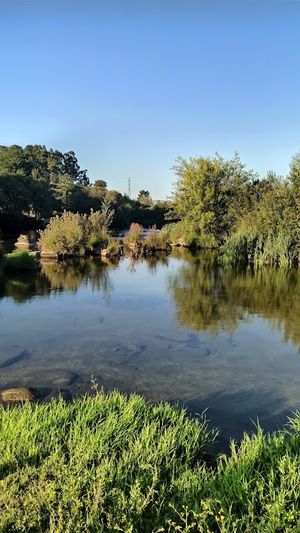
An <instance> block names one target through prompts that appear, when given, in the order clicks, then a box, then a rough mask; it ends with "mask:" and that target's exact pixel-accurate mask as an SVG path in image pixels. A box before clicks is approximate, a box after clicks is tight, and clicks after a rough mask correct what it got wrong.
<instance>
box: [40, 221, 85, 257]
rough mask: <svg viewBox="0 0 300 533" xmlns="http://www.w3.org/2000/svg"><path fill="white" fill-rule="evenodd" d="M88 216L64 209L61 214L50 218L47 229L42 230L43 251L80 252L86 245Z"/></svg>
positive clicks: (41, 242) (41, 244) (41, 245)
mask: <svg viewBox="0 0 300 533" xmlns="http://www.w3.org/2000/svg"><path fill="white" fill-rule="evenodd" d="M85 240H86V217H83V216H81V215H79V214H78V213H70V212H68V211H64V213H63V214H62V215H61V216H55V217H53V218H51V219H50V222H49V224H48V226H47V227H46V229H45V230H44V231H42V232H41V237H40V241H39V242H40V247H41V250H42V251H53V252H56V253H59V254H70V255H73V254H74V255H75V254H78V253H79V252H80V251H81V249H82V247H83V246H84V245H85Z"/></svg>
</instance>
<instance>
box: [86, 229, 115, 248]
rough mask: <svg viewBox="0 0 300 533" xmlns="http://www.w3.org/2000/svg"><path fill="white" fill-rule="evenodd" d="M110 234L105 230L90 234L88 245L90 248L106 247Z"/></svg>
mask: <svg viewBox="0 0 300 533" xmlns="http://www.w3.org/2000/svg"><path fill="white" fill-rule="evenodd" d="M109 238H110V237H109V234H108V233H107V231H105V230H101V231H100V232H99V233H92V234H91V235H90V236H88V240H87V246H88V248H92V249H93V248H106V247H107V245H108V242H109Z"/></svg>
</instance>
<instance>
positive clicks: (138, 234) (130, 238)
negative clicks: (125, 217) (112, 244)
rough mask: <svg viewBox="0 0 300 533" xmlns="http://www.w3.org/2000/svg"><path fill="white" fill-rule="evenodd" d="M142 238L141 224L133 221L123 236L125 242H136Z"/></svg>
mask: <svg viewBox="0 0 300 533" xmlns="http://www.w3.org/2000/svg"><path fill="white" fill-rule="evenodd" d="M142 238H143V226H141V225H140V224H137V223H136V222H133V223H132V224H131V225H130V228H129V231H128V233H127V235H126V236H125V237H124V243H125V244H127V245H128V244H137V243H139V242H141V241H142Z"/></svg>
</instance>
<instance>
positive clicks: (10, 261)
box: [4, 250, 38, 272]
mask: <svg viewBox="0 0 300 533" xmlns="http://www.w3.org/2000/svg"><path fill="white" fill-rule="evenodd" d="M37 268H38V266H37V261H36V259H35V257H33V256H31V255H29V253H28V252H27V251H26V250H19V251H17V252H12V253H10V254H6V255H5V257H4V270H7V271H9V272H22V271H24V270H36V269H37Z"/></svg>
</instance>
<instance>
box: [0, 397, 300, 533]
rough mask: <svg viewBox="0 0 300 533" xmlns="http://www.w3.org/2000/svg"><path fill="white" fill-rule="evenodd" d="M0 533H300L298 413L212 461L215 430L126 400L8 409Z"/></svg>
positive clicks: (164, 407) (0, 445) (2, 435)
mask: <svg viewBox="0 0 300 533" xmlns="http://www.w3.org/2000/svg"><path fill="white" fill-rule="evenodd" d="M0 419H1V429H0V449H1V453H0V461H1V467H0V471H1V481H0V483H1V491H0V509H1V513H0V531H1V532H8V531H9V532H10V533H11V532H20V531H30V532H41V531H43V532H46V531H49V532H53V533H54V532H55V533H59V532H64V533H67V532H69V533H71V532H72V533H73V532H75V531H76V532H83V531H85V532H86V531H90V532H109V531H123V532H145V533H147V532H149V533H150V532H154V531H155V532H159V531H160V532H163V531H168V532H171V531H179V532H188V531H191V532H192V531H201V532H206V533H208V532H209V531H220V532H235V531H236V532H242V531H245V532H246V531H247V532H248V531H268V532H275V531H285V532H287V531H295V530H298V529H297V527H299V525H300V511H299V505H298V492H299V491H298V487H299V482H300V472H299V449H300V417H299V416H298V415H296V417H295V418H294V419H293V421H292V422H291V423H290V426H289V429H287V430H284V431H283V430H282V431H280V432H277V433H274V434H272V435H266V436H264V435H263V433H262V431H261V430H260V429H258V430H257V432H256V434H254V435H253V436H251V437H249V436H247V435H245V436H244V439H243V441H242V443H241V444H240V446H239V447H236V446H234V445H232V447H231V452H230V454H229V456H228V457H225V456H221V457H218V458H216V461H215V464H213V465H212V464H211V461H208V456H207V455H206V454H205V450H206V448H207V446H208V445H209V444H210V443H211V442H212V440H213V439H214V436H215V434H214V432H213V431H210V430H209V428H208V426H207V424H206V423H205V422H204V421H203V420H200V419H190V418H188V417H187V415H186V413H185V412H184V411H182V410H179V409H176V408H174V407H171V406H170V405H169V404H159V405H152V404H150V403H147V402H145V401H144V400H143V399H142V398H141V397H139V396H136V395H132V396H129V397H126V396H125V395H122V394H121V393H118V392H113V393H110V394H104V393H103V392H101V391H100V392H97V393H96V394H95V396H86V397H84V398H82V399H80V400H76V401H74V402H72V403H65V402H64V401H63V400H62V399H58V400H55V401H52V402H50V403H48V404H43V405H39V404H29V403H26V404H24V405H23V406H20V407H15V408H12V409H6V408H3V407H1V408H0Z"/></svg>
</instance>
